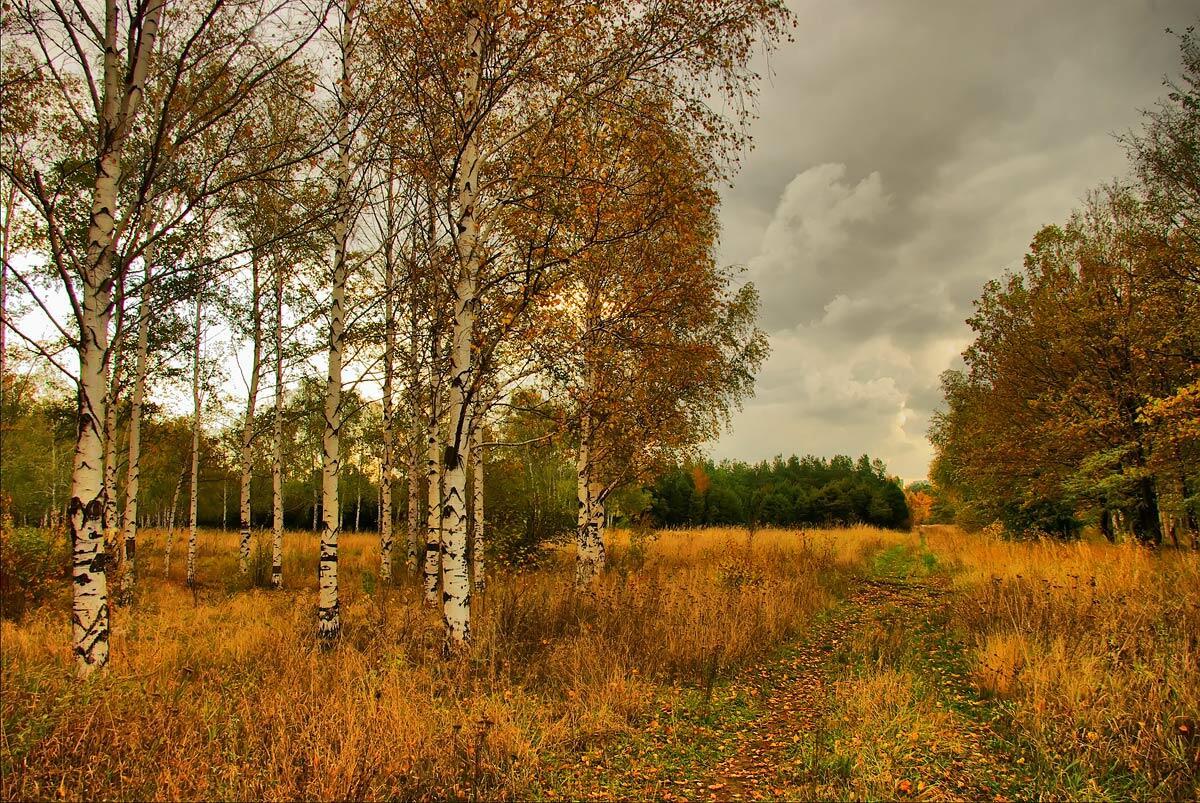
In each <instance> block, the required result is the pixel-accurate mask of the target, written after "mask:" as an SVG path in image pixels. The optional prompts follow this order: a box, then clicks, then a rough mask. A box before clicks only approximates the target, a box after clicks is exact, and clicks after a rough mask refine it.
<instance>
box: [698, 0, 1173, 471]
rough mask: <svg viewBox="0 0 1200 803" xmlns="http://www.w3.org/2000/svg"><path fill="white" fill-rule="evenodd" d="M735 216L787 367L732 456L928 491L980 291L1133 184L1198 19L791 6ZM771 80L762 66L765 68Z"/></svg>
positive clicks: (1148, 4) (1127, 13)
mask: <svg viewBox="0 0 1200 803" xmlns="http://www.w3.org/2000/svg"><path fill="white" fill-rule="evenodd" d="M792 8H793V10H794V11H795V12H796V15H797V18H798V21H799V26H798V28H797V31H796V41H795V42H794V43H792V44H791V45H789V46H787V47H786V48H784V49H783V50H781V51H780V52H778V53H777V54H775V56H774V57H773V58H772V60H771V64H770V65H769V66H770V69H771V71H773V75H772V77H771V79H770V81H769V82H768V83H767V84H766V86H765V87H764V89H763V91H762V95H761V101H760V106H759V113H760V118H759V120H758V121H757V123H756V124H755V125H754V128H753V131H752V133H753V135H754V139H755V143H756V148H755V150H754V151H753V152H751V153H750V154H749V155H748V156H747V158H746V159H745V161H744V164H743V165H742V171H741V174H740V175H739V177H738V179H737V181H736V182H735V184H734V186H733V187H731V188H728V189H727V190H726V191H725V192H724V194H723V198H722V224H723V230H724V231H723V235H722V243H721V249H722V250H721V257H722V260H723V261H725V262H727V263H739V264H745V265H747V266H748V271H747V276H748V278H749V279H750V280H752V281H754V282H755V283H756V284H757V285H758V288H759V291H760V295H761V297H762V300H763V302H762V304H763V306H762V313H761V317H760V323H761V325H762V326H763V328H764V329H766V330H767V331H768V332H769V333H770V336H771V341H772V348H773V351H772V355H771V357H770V359H769V360H768V362H767V364H766V365H765V366H764V367H763V369H762V371H761V373H760V376H759V379H758V394H757V397H756V398H755V399H754V400H752V401H751V402H749V403H748V405H747V407H746V410H745V411H744V412H743V413H742V414H740V415H739V416H737V417H736V419H735V421H734V426H733V430H732V432H731V433H729V434H727V435H726V436H724V437H722V438H721V439H720V441H719V442H718V443H716V444H714V445H713V447H712V452H713V454H714V456H716V457H736V458H740V459H748V460H759V459H764V458H769V457H771V456H773V455H775V454H789V453H792V452H797V453H806V452H811V453H815V454H820V455H826V456H828V455H832V454H836V453H843V454H851V455H856V454H862V453H864V452H865V453H870V454H871V455H872V456H878V457H881V458H883V459H884V460H885V461H887V462H888V464H889V466H890V467H891V468H892V470H893V471H896V472H897V473H899V474H900V475H901V476H904V477H906V478H909V479H914V478H917V477H921V476H924V475H925V473H926V469H927V466H928V462H929V459H930V457H931V454H932V449H931V447H930V445H929V443H928V441H927V440H926V438H925V434H926V429H927V427H928V423H929V419H930V416H931V415H932V413H933V411H934V410H935V409H936V407H937V406H938V404H940V399H941V394H940V392H939V380H938V377H939V375H940V374H941V372H942V371H944V370H945V369H947V368H949V367H952V366H955V365H959V364H961V359H960V357H959V355H960V352H961V351H962V349H963V348H964V347H965V346H966V345H967V344H968V343H969V342H970V335H971V333H970V330H969V329H968V327H967V326H966V324H965V323H964V320H965V319H966V318H967V317H968V316H969V315H970V313H971V302H972V300H973V299H974V298H976V297H977V296H978V294H979V292H980V289H981V287H982V285H983V283H984V282H985V281H986V280H987V279H988V278H991V277H995V276H999V275H1001V274H1002V273H1003V272H1004V271H1006V270H1012V269H1016V268H1019V267H1020V265H1021V259H1022V256H1023V254H1024V252H1025V249H1026V247H1027V245H1028V243H1029V241H1030V239H1031V238H1032V237H1033V235H1034V234H1035V233H1036V231H1037V229H1038V228H1039V227H1041V226H1042V225H1045V224H1047V223H1054V222H1060V221H1062V220H1063V219H1064V218H1065V217H1066V216H1067V215H1068V214H1069V213H1070V210H1071V209H1072V208H1074V207H1076V206H1078V204H1079V202H1080V200H1081V199H1082V198H1083V196H1084V195H1085V194H1086V193H1087V191H1088V190H1089V189H1090V188H1093V187H1095V186H1097V185H1098V184H1100V183H1101V182H1104V181H1107V180H1109V179H1111V178H1112V177H1113V176H1116V175H1120V174H1124V173H1125V172H1126V170H1127V168H1126V165H1125V156H1124V153H1123V151H1122V149H1121V146H1120V144H1119V143H1118V142H1117V141H1116V139H1115V137H1114V136H1113V135H1114V134H1116V133H1120V132H1123V131H1127V130H1129V129H1131V128H1133V127H1135V126H1137V125H1138V124H1139V121H1140V111H1139V110H1140V109H1144V108H1148V107H1150V106H1151V105H1152V104H1153V103H1154V101H1155V99H1156V98H1157V97H1159V95H1160V94H1161V93H1162V86H1161V81H1162V77H1163V76H1164V75H1167V74H1173V73H1175V72H1177V62H1178V53H1177V51H1176V43H1175V41H1174V39H1173V38H1171V37H1169V36H1166V35H1164V33H1163V29H1164V28H1166V27H1174V28H1176V29H1182V28H1184V27H1186V26H1187V25H1189V24H1192V23H1194V22H1195V20H1196V16H1197V14H1196V11H1195V8H1194V5H1193V3H1191V2H1188V0H1108V2H1100V1H1099V0H1058V1H1057V2H1054V3H1045V2H1041V0H1012V2H1005V3H963V2H959V0H923V2H921V3H896V2H887V1H886V0H862V2H855V3H827V2H823V0H803V2H795V3H793V4H792ZM765 67H766V65H764V68H765Z"/></svg>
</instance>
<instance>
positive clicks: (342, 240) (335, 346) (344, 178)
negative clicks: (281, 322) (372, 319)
mask: <svg viewBox="0 0 1200 803" xmlns="http://www.w3.org/2000/svg"><path fill="white" fill-rule="evenodd" d="M356 7H357V2H356V0H347V2H346V4H345V5H344V6H343V7H342V20H341V36H340V56H341V79H340V81H339V82H338V94H337V107H338V111H337V114H338V117H337V165H336V167H335V175H334V182H335V189H334V204H335V209H336V213H335V214H336V217H335V218H334V221H333V265H332V269H331V271H330V302H329V304H330V309H329V366H328V373H327V376H326V387H325V433H324V437H323V439H322V442H321V445H322V450H323V453H322V464H321V554H320V560H319V564H318V565H319V571H318V585H319V589H318V591H319V595H320V599H319V601H318V605H317V619H318V630H317V632H318V636H319V637H320V639H321V640H322V641H323V642H325V643H328V642H329V641H331V640H332V639H335V638H337V636H338V635H339V634H340V632H341V614H340V605H339V602H338V564H337V560H338V534H339V532H340V530H341V526H342V525H341V504H340V499H339V496H338V480H339V478H340V475H341V430H342V350H343V347H344V336H345V323H346V311H345V306H344V305H345V296H346V274H347V267H346V257H347V242H348V238H349V235H350V226H351V221H350V218H351V214H352V210H351V198H350V148H351V113H352V112H351V99H350V93H351V60H352V54H351V45H352V36H353V26H354V15H355V11H356Z"/></svg>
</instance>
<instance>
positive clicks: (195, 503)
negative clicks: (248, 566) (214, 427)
mask: <svg viewBox="0 0 1200 803" xmlns="http://www.w3.org/2000/svg"><path fill="white" fill-rule="evenodd" d="M203 297H204V280H203V278H202V277H201V279H200V281H199V286H198V287H197V288H196V340H195V343H194V344H193V348H194V349H195V350H194V351H193V353H192V481H191V482H192V485H191V489H190V490H191V493H190V495H189V499H188V508H189V513H188V550H187V584H188V585H189V586H190V585H194V584H195V582H196V548H197V531H198V525H199V522H198V521H197V519H196V514H197V511H198V509H199V500H200V333H201V318H200V316H201V313H202V311H203V310H202V304H203Z"/></svg>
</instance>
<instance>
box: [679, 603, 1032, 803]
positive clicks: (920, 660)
mask: <svg viewBox="0 0 1200 803" xmlns="http://www.w3.org/2000/svg"><path fill="white" fill-rule="evenodd" d="M953 600H954V595H953V594H952V592H950V591H949V590H948V589H947V588H946V586H945V585H944V583H941V582H938V581H935V580H932V579H926V580H922V581H910V582H906V581H903V580H898V579H868V580H862V581H860V582H859V583H858V585H857V587H856V588H855V590H854V591H853V592H852V593H851V595H850V596H849V597H848V598H847V599H846V600H845V601H844V602H843V603H842V604H841V605H839V606H838V608H836V609H835V610H834V611H833V613H832V615H831V616H830V617H829V618H828V619H826V620H825V621H824V622H822V623H820V624H818V625H817V626H816V627H815V628H814V629H813V630H812V631H811V632H810V633H809V635H808V637H807V638H806V639H805V640H804V642H803V643H802V644H800V645H798V646H797V647H796V648H795V649H794V650H792V651H791V652H790V653H788V654H787V655H786V656H785V657H784V659H783V660H781V661H779V662H776V663H774V664H772V665H770V666H768V667H764V668H763V670H761V671H760V672H759V673H758V675H757V677H751V678H749V679H748V681H749V682H750V683H756V682H757V683H758V684H760V689H763V691H765V693H766V695H767V697H766V699H765V701H764V710H765V713H764V714H763V715H762V716H761V717H759V718H758V719H757V720H756V721H754V722H753V723H752V724H751V726H750V727H749V728H748V729H747V731H746V733H745V734H744V736H743V738H741V739H740V740H739V743H738V748H737V750H736V751H735V752H734V753H733V755H731V756H729V757H728V758H726V759H725V760H724V761H722V762H721V763H719V764H718V765H717V766H716V767H715V769H714V770H713V771H712V773H711V775H710V776H709V777H708V778H707V780H706V781H705V782H703V783H702V784H701V786H700V790H697V791H701V790H703V791H702V793H701V794H702V795H703V797H702V798H701V799H706V800H709V801H722V800H731V801H742V800H777V799H785V800H791V799H808V798H811V797H825V796H830V797H833V796H836V797H841V796H843V795H845V796H848V797H857V796H862V795H863V794H864V792H867V796H872V797H874V796H883V797H893V798H906V797H911V798H914V799H926V800H952V799H973V800H978V799H984V800H992V801H1003V800H1007V799H1009V796H1010V795H1011V790H1013V789H1014V788H1019V779H1018V777H1017V772H1016V771H1015V769H1018V768H1016V766H1015V765H1014V764H1013V763H1012V762H1011V761H1010V757H1009V756H1008V755H1006V754H1005V753H1003V752H1000V751H998V750H997V749H996V745H997V744H998V739H997V737H996V734H995V733H994V732H993V731H992V730H991V728H990V725H989V724H988V721H987V719H988V717H987V711H986V706H985V704H984V703H983V701H981V700H979V699H978V698H977V697H975V695H974V690H973V689H972V687H971V686H970V684H969V682H968V681H967V678H966V675H965V672H964V671H963V667H962V654H961V650H956V649H955V648H954V647H953V646H952V645H951V644H950V643H948V639H947V634H946V631H945V624H946V622H945V614H946V611H947V608H948V606H949V605H951V604H953ZM893 664H894V665H896V666H902V667H903V670H902V671H904V672H907V673H908V677H910V678H911V679H912V680H913V682H914V684H915V685H918V686H920V687H921V688H922V689H924V690H926V694H927V695H928V697H929V699H930V700H932V702H926V703H925V704H926V705H931V706H935V707H936V708H934V710H935V711H937V713H938V723H939V728H940V731H939V732H938V734H937V738H935V739H931V740H929V741H928V742H926V741H922V742H920V743H914V744H912V745H909V744H907V742H908V741H909V739H908V738H905V737H903V736H902V735H901V734H900V733H898V732H897V731H896V729H895V728H889V727H888V723H887V722H885V721H882V720H883V719H886V715H885V714H884V712H882V711H881V712H880V716H881V722H880V723H879V726H878V728H875V727H866V728H863V727H861V726H862V725H863V724H864V723H862V722H859V723H851V724H850V725H849V726H847V725H846V724H845V723H844V721H843V720H842V719H841V718H839V716H838V715H839V713H841V712H839V711H837V710H834V709H836V707H837V705H838V702H839V701H838V699H837V698H838V692H839V689H841V690H842V691H843V692H845V693H846V694H854V693H856V692H855V691H854V690H853V689H852V687H851V684H853V683H855V682H856V681H860V680H861V679H862V678H864V677H870V676H872V675H873V674H879V673H887V672H893V671H896V670H894V669H893V667H892V665H893ZM763 687H765V689H764V688H763ZM760 693H762V692H760ZM856 725H857V726H859V727H857V728H856V727H855V726H856ZM911 738H912V739H913V740H914V742H915V739H916V730H915V729H914V731H913V736H912V737H911ZM872 742H874V743H872ZM876 754H882V755H884V756H886V757H887V758H888V762H887V768H888V769H889V770H891V771H894V772H896V773H897V774H898V775H901V777H888V773H887V772H880V771H879V768H878V767H871V766H868V764H867V763H866V762H864V760H863V756H864V755H867V756H869V755H876ZM872 771H874V772H875V774H876V775H877V776H880V777H872V778H870V779H867V778H864V777H862V776H864V775H869V774H871V773H872Z"/></svg>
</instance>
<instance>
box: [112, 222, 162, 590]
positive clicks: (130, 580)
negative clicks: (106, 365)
mask: <svg viewBox="0 0 1200 803" xmlns="http://www.w3.org/2000/svg"><path fill="white" fill-rule="evenodd" d="M151 234H153V227H151ZM142 262H143V265H144V267H143V276H142V293H141V299H140V300H139V302H138V324H137V356H136V357H135V358H134V369H133V389H132V390H131V392H130V399H129V454H128V457H127V459H126V466H125V518H124V521H123V522H122V525H123V526H122V530H123V531H124V538H123V540H122V542H121V564H122V567H123V571H122V574H121V593H120V596H119V597H118V602H120V603H122V604H128V603H129V602H131V601H132V599H133V591H134V588H135V587H136V585H137V529H138V520H137V516H138V491H139V485H140V481H141V462H142V406H143V405H144V404H145V399H146V372H147V369H148V366H149V362H150V288H151V286H152V285H151V280H152V278H153V274H154V249H153V246H152V245H147V246H146V248H145V250H143V251H142Z"/></svg>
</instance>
